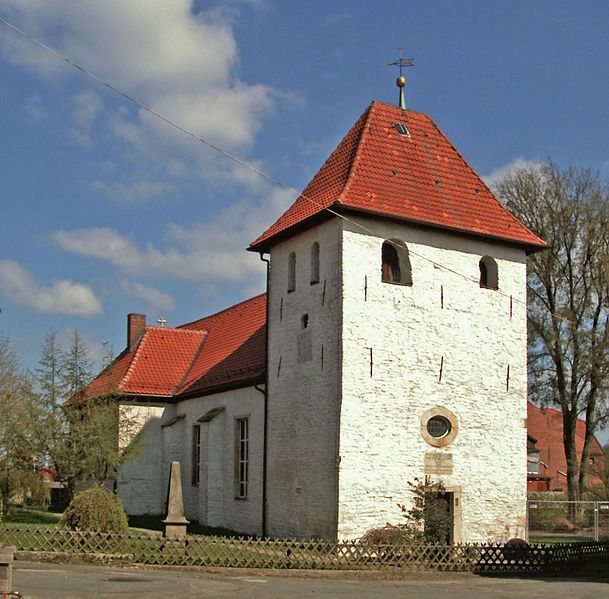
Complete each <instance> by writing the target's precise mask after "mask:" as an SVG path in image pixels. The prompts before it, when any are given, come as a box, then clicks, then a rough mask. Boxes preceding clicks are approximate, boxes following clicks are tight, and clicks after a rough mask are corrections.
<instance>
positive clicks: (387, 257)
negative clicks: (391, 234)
mask: <svg viewBox="0 0 609 599" xmlns="http://www.w3.org/2000/svg"><path fill="white" fill-rule="evenodd" d="M382 261H383V265H382V270H381V280H382V281H383V283H397V284H399V285H412V268H411V267H410V257H409V256H408V249H407V248H406V245H405V244H404V243H403V242H401V241H398V240H392V242H388V241H386V242H385V243H383V248H382Z"/></svg>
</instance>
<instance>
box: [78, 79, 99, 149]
mask: <svg viewBox="0 0 609 599" xmlns="http://www.w3.org/2000/svg"><path fill="white" fill-rule="evenodd" d="M72 102H73V111H72V129H71V135H72V138H73V139H74V141H75V142H76V143H77V144H80V145H83V146H91V145H93V139H92V137H91V129H92V127H93V122H94V121H95V118H96V117H97V115H98V114H99V111H100V110H101V107H102V101H101V98H100V97H99V96H98V95H97V94H96V93H95V92H93V91H91V90H85V91H83V92H81V93H79V94H76V95H75V96H74V97H73V98H72Z"/></svg>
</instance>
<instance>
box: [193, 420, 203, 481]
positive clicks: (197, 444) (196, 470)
mask: <svg viewBox="0 0 609 599" xmlns="http://www.w3.org/2000/svg"><path fill="white" fill-rule="evenodd" d="M191 463H192V477H191V482H192V484H193V485H194V486H197V485H198V484H199V477H200V473H201V427H200V426H199V425H197V426H193V427H192V462H191Z"/></svg>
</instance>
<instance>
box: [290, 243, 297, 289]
mask: <svg viewBox="0 0 609 599" xmlns="http://www.w3.org/2000/svg"><path fill="white" fill-rule="evenodd" d="M294 291H296V252H290V253H289V255H288V293H294Z"/></svg>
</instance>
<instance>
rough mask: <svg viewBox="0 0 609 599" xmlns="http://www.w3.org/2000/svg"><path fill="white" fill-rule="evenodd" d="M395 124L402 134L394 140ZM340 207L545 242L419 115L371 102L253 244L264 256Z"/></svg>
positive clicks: (486, 234) (503, 237) (498, 236)
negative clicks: (309, 222)
mask: <svg viewBox="0 0 609 599" xmlns="http://www.w3.org/2000/svg"><path fill="white" fill-rule="evenodd" d="M396 123H403V124H404V125H406V127H407V128H408V131H409V133H410V135H409V136H404V135H400V134H399V133H398V131H397V130H396V128H395V124H396ZM330 207H333V208H335V209H340V207H345V208H350V209H355V210H361V211H366V212H372V213H375V214H380V215H384V216H388V217H393V218H398V219H401V220H406V221H410V222H413V223H423V224H426V225H431V226H437V227H441V228H447V229H453V230H457V231H462V232H466V233H470V234H475V235H481V236H484V237H492V238H496V239H501V240H505V241H508V242H511V243H517V244H520V245H524V246H526V247H527V249H535V248H541V247H544V246H545V245H546V244H545V242H544V241H542V240H541V239H540V238H539V237H537V236H536V235H535V234H534V233H532V232H531V231H529V230H528V229H527V228H526V227H525V226H524V225H523V224H522V223H521V222H520V221H519V220H518V219H517V218H516V217H514V216H513V215H512V214H511V213H510V212H508V211H507V210H506V209H505V208H504V207H503V206H502V205H501V203H500V202H499V200H497V198H496V197H495V196H494V195H493V194H492V192H491V191H490V190H489V189H488V187H487V186H486V185H485V183H484V182H483V181H482V180H481V179H480V177H478V175H477V174H476V173H475V172H474V171H473V170H472V168H471V167H470V166H469V164H467V162H466V161H465V160H464V158H463V157H462V156H461V154H460V153H459V152H458V151H457V149H456V148H455V147H454V146H453V145H452V144H451V143H450V141H449V140H448V139H447V138H446V136H445V135H444V134H443V133H442V131H440V129H439V128H438V126H437V125H436V124H435V123H434V122H433V121H432V119H431V118H430V117H428V116H427V115H426V114H422V113H419V112H414V111H412V110H402V109H400V108H398V107H396V106H390V105H388V104H383V103H381V102H376V101H375V102H372V104H371V105H370V106H369V107H368V109H367V110H366V111H365V112H364V114H362V116H361V117H360V118H359V119H358V120H357V122H356V123H355V125H354V126H353V127H352V128H351V130H350V131H349V132H348V133H347V135H346V136H345V138H344V139H343V140H342V141H341V142H340V144H339V145H338V147H337V148H336V149H335V150H334V152H332V154H331V155H330V157H329V158H328V160H326V162H325V163H324V165H323V166H322V167H321V169H320V170H319V172H318V173H317V174H316V175H315V177H313V179H312V181H311V182H310V183H309V185H308V186H307V187H306V189H305V190H304V191H303V193H302V195H301V196H300V197H299V198H298V199H297V200H296V201H295V202H294V204H293V205H292V206H291V207H290V208H289V209H288V210H287V211H286V212H285V213H284V214H283V215H282V216H281V217H280V218H279V219H278V220H277V221H276V222H275V224H273V225H272V226H271V227H270V228H269V229H267V230H266V231H265V232H264V233H263V234H262V235H261V236H260V237H258V239H256V240H255V241H253V242H252V244H251V246H250V248H249V249H250V250H255V251H261V250H266V249H268V248H269V247H271V246H272V245H273V243H274V242H276V241H278V240H279V239H281V238H283V237H284V236H288V235H290V233H291V232H292V230H293V229H294V227H295V226H296V225H301V224H303V225H304V224H306V221H307V219H309V218H311V217H313V216H315V215H318V214H320V213H321V212H322V211H323V210H324V209H325V208H330Z"/></svg>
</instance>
